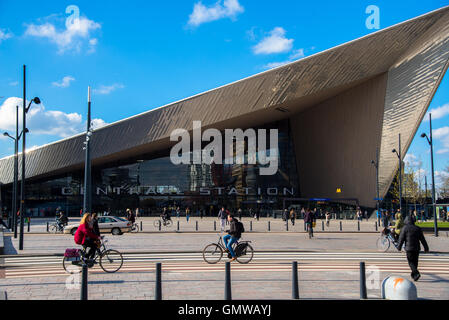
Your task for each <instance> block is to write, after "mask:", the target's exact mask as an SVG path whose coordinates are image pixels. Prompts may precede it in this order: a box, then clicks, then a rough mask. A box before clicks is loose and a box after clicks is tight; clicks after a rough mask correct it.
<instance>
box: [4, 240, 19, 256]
mask: <svg viewBox="0 0 449 320" xmlns="http://www.w3.org/2000/svg"><path fill="white" fill-rule="evenodd" d="M3 239H4V245H5V248H4V252H3V254H4V255H14V254H17V250H16V248H14V244H13V243H12V237H10V236H5V237H4V238H3Z"/></svg>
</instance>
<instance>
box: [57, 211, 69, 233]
mask: <svg viewBox="0 0 449 320" xmlns="http://www.w3.org/2000/svg"><path fill="white" fill-rule="evenodd" d="M56 223H57V224H58V228H59V229H60V230H62V229H64V227H65V226H66V225H67V224H68V223H69V219H68V218H67V217H66V216H65V215H64V212H63V211H61V212H59V217H56Z"/></svg>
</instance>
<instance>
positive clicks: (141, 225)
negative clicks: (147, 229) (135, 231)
mask: <svg viewBox="0 0 449 320" xmlns="http://www.w3.org/2000/svg"><path fill="white" fill-rule="evenodd" d="M140 231H141V232H142V231H143V224H142V221H140Z"/></svg>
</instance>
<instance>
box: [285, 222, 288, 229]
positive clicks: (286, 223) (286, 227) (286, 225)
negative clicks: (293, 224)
mask: <svg viewBox="0 0 449 320" xmlns="http://www.w3.org/2000/svg"><path fill="white" fill-rule="evenodd" d="M285 230H286V231H288V220H286V221H285Z"/></svg>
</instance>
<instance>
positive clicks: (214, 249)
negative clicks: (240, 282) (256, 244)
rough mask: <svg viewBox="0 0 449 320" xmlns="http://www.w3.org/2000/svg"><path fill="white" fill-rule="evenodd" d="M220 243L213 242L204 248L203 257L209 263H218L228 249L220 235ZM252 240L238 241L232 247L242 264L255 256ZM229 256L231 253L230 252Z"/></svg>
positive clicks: (229, 256)
mask: <svg viewBox="0 0 449 320" xmlns="http://www.w3.org/2000/svg"><path fill="white" fill-rule="evenodd" d="M218 236H219V239H218V243H211V244H209V245H207V246H206V247H205V248H204V249H203V259H204V261H205V262H207V263H209V264H216V263H218V262H220V260H221V258H222V257H223V252H226V251H227V248H226V247H225V245H224V243H223V237H222V236H221V235H219V234H218ZM250 243H251V241H236V242H235V243H234V244H233V245H232V248H233V249H234V252H235V255H236V260H237V261H238V262H239V263H241V264H247V263H249V262H250V261H251V260H252V259H253V256H254V249H253V247H252V246H251V245H250ZM228 258H231V254H230V253H229V252H228Z"/></svg>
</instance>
